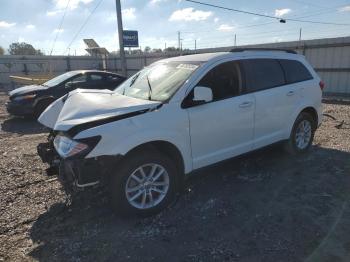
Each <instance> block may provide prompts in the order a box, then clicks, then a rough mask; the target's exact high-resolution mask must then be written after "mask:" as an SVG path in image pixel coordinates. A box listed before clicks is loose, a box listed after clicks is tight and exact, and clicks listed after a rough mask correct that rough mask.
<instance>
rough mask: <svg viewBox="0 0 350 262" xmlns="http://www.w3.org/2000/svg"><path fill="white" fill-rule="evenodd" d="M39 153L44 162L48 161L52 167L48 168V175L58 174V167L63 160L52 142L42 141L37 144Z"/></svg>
mask: <svg viewBox="0 0 350 262" xmlns="http://www.w3.org/2000/svg"><path fill="white" fill-rule="evenodd" d="M37 151H38V155H39V156H40V158H41V160H42V161H43V162H44V163H48V164H49V165H50V167H49V168H48V169H46V174H47V175H48V176H52V175H58V167H59V164H60V162H61V160H60V157H59V155H58V154H57V153H56V151H55V149H54V147H53V145H52V142H47V143H40V144H39V145H38V146H37Z"/></svg>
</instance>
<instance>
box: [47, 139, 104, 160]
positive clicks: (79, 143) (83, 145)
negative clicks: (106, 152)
mask: <svg viewBox="0 0 350 262" xmlns="http://www.w3.org/2000/svg"><path fill="white" fill-rule="evenodd" d="M100 139H101V137H100V136H95V137H89V138H84V139H77V140H74V139H72V138H70V137H68V136H65V135H62V134H58V135H57V136H56V137H55V139H54V141H53V144H54V147H55V149H56V151H57V153H58V154H59V155H60V156H61V157H62V158H69V157H73V156H80V157H84V156H86V155H87V154H88V153H89V152H90V151H91V150H92V149H93V148H94V147H95V146H96V144H97V143H98V141H99V140H100Z"/></svg>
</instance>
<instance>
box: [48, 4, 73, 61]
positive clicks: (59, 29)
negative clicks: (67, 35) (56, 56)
mask: <svg viewBox="0 0 350 262" xmlns="http://www.w3.org/2000/svg"><path fill="white" fill-rule="evenodd" d="M69 3H70V0H68V2H67V5H66V8H65V9H64V13H63V16H62V18H61V21H60V23H59V26H58V30H57V33H56V37H55V40H54V41H53V44H52V48H51V51H50V55H51V54H52V52H53V49H54V47H55V44H56V41H57V38H58V34H59V33H60V32H61V28H62V25H63V21H64V18H65V16H66V13H67V9H68V6H69Z"/></svg>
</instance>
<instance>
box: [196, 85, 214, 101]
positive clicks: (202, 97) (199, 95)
mask: <svg viewBox="0 0 350 262" xmlns="http://www.w3.org/2000/svg"><path fill="white" fill-rule="evenodd" d="M212 100H213V91H212V90H211V88H209V87H205V86H196V87H195V88H194V90H193V101H194V102H196V103H205V102H210V101H212Z"/></svg>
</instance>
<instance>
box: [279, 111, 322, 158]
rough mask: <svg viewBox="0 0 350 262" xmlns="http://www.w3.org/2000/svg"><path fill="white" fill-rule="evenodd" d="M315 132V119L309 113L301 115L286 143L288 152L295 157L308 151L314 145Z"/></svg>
mask: <svg viewBox="0 0 350 262" xmlns="http://www.w3.org/2000/svg"><path fill="white" fill-rule="evenodd" d="M315 131H316V121H315V119H314V118H313V117H312V116H311V115H310V114H308V113H305V112H302V113H300V114H299V116H298V117H297V119H296V120H295V122H294V125H293V129H292V132H291V134H290V137H289V139H288V140H287V141H286V143H285V149H286V151H287V152H288V153H290V154H293V155H296V154H301V153H305V152H306V151H308V150H309V148H310V146H311V145H312V141H313V139H314V135H315Z"/></svg>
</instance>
